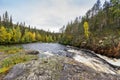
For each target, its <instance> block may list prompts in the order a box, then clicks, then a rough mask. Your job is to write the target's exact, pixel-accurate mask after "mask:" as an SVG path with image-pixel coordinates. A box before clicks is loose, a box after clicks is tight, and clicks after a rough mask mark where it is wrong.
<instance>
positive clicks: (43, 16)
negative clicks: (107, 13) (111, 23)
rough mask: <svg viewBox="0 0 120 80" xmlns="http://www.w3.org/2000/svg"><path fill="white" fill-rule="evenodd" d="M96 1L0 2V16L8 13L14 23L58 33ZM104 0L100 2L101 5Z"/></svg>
mask: <svg viewBox="0 0 120 80" xmlns="http://www.w3.org/2000/svg"><path fill="white" fill-rule="evenodd" d="M96 1H97V0H0V15H2V14H3V13H4V12H5V11H8V13H9V14H10V15H12V16H13V21H14V23H16V22H25V23H26V24H27V25H29V24H30V25H31V26H36V28H38V29H44V30H48V29H49V30H50V31H55V32H58V31H59V28H61V27H62V26H63V25H66V24H67V23H68V21H71V20H74V19H75V17H77V16H83V15H84V14H85V13H86V11H87V10H88V9H90V8H91V7H92V6H93V4H94V3H95V2H96ZM104 1H105V0H101V2H102V3H103V2H104Z"/></svg>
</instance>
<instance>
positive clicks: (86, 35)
mask: <svg viewBox="0 0 120 80" xmlns="http://www.w3.org/2000/svg"><path fill="white" fill-rule="evenodd" d="M83 26H84V34H85V37H86V38H87V39H88V38H89V24H88V22H87V21H85V22H84V25H83Z"/></svg>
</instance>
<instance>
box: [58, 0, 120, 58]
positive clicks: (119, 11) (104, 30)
mask: <svg viewBox="0 0 120 80" xmlns="http://www.w3.org/2000/svg"><path fill="white" fill-rule="evenodd" d="M61 30H62V32H63V33H62V38H61V40H60V43H62V44H67V45H68V44H69V45H72V46H77V47H79V48H86V49H90V50H93V51H95V52H96V53H100V54H104V55H107V56H110V57H118V56H120V54H119V53H120V0H110V2H109V1H105V2H104V4H103V5H101V1H100V0H97V2H96V3H95V4H94V5H93V7H92V8H91V9H90V10H88V11H87V13H86V15H85V16H83V17H77V18H76V19H75V20H74V21H71V22H69V23H68V24H67V25H66V26H63V27H62V28H61Z"/></svg>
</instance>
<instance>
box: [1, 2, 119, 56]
mask: <svg viewBox="0 0 120 80" xmlns="http://www.w3.org/2000/svg"><path fill="white" fill-rule="evenodd" d="M30 42H59V43H61V44H64V45H71V46H76V47H79V48H85V49H89V50H92V51H95V52H96V53H100V54H104V55H107V56H109V57H119V56H120V54H119V53H120V0H110V1H105V2H104V4H103V5H102V4H101V1H100V0H97V2H96V3H95V4H94V5H93V7H92V8H91V9H89V10H88V11H87V12H86V14H85V16H82V17H81V16H79V17H76V19H75V20H74V21H71V22H68V24H67V25H65V26H63V27H62V28H61V29H60V32H59V33H54V32H49V31H44V30H39V29H36V28H35V27H32V26H30V25H29V26H26V25H25V22H24V23H19V22H18V23H16V24H13V21H12V16H9V15H8V12H7V11H6V12H5V13H4V14H3V15H2V17H1V16H0V44H16V43H30Z"/></svg>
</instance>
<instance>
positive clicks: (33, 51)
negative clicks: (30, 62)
mask: <svg viewBox="0 0 120 80" xmlns="http://www.w3.org/2000/svg"><path fill="white" fill-rule="evenodd" d="M25 52H26V53H27V54H33V55H36V54H39V51H35V50H27V51H25Z"/></svg>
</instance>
